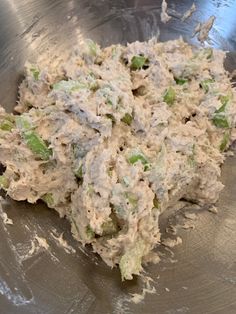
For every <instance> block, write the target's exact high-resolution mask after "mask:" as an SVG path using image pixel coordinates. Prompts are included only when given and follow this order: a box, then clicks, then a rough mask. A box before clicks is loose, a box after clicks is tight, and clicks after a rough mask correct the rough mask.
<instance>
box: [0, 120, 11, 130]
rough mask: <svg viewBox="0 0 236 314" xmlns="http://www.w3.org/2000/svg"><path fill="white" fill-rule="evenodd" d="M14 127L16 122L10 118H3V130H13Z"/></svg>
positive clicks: (1, 125)
mask: <svg viewBox="0 0 236 314" xmlns="http://www.w3.org/2000/svg"><path fill="white" fill-rule="evenodd" d="M13 127H14V124H13V123H12V122H11V121H9V120H3V121H1V122H0V129H1V130H2V131H11V130H12V129H13Z"/></svg>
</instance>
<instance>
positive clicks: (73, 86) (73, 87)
mask: <svg viewBox="0 0 236 314" xmlns="http://www.w3.org/2000/svg"><path fill="white" fill-rule="evenodd" d="M86 88H88V86H87V85H86V84H84V83H81V82H78V81H73V80H69V81H65V80H62V81H60V82H58V83H55V84H54V85H53V90H56V91H57V90H58V91H64V92H75V91H79V90H81V89H86Z"/></svg>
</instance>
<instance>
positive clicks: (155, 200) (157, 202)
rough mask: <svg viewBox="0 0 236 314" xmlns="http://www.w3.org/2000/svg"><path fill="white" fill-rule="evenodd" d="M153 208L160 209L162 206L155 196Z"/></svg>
mask: <svg viewBox="0 0 236 314" xmlns="http://www.w3.org/2000/svg"><path fill="white" fill-rule="evenodd" d="M153 206H154V207H155V208H159V206H160V204H159V201H158V199H157V197H156V196H155V197H154V199H153Z"/></svg>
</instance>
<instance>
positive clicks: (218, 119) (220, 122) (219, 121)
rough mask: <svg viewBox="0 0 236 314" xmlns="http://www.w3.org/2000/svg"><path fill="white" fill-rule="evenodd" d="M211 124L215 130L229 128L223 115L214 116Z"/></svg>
mask: <svg viewBox="0 0 236 314" xmlns="http://www.w3.org/2000/svg"><path fill="white" fill-rule="evenodd" d="M212 121H213V124H214V125H215V126H216V127H217V128H229V127H230V125H229V122H228V120H227V118H226V117H225V116H223V115H219V114H216V115H215V116H214V117H213V119H212Z"/></svg>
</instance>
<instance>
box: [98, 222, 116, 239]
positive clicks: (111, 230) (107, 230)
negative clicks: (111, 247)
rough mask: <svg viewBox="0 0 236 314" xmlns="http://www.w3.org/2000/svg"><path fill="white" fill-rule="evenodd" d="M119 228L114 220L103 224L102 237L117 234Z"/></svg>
mask: <svg viewBox="0 0 236 314" xmlns="http://www.w3.org/2000/svg"><path fill="white" fill-rule="evenodd" d="M117 231H118V227H117V224H116V223H115V222H114V221H113V220H109V221H106V222H104V223H103V224H102V235H103V236H105V235H113V234H115V233H117Z"/></svg>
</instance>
